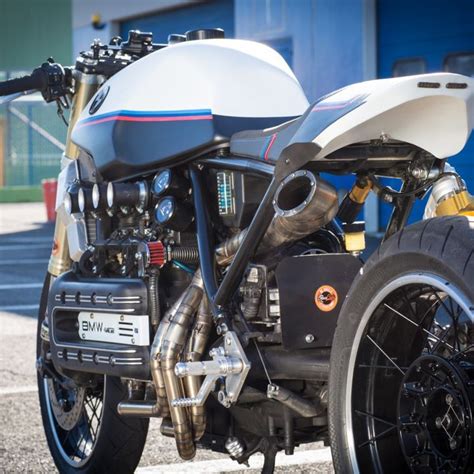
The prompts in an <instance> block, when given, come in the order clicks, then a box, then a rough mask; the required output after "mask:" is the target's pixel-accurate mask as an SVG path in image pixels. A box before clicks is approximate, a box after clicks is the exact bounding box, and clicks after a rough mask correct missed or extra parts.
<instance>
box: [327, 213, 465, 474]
mask: <svg viewBox="0 0 474 474" xmlns="http://www.w3.org/2000/svg"><path fill="white" fill-rule="evenodd" d="M416 275H418V277H419V282H420V283H416V284H415V283H411V284H410V285H409V284H408V283H407V284H406V286H403V285H402V282H410V281H411V280H410V279H411V278H415V277H416ZM432 281H433V282H436V281H439V282H440V285H442V282H444V283H443V285H444V286H440V287H439V288H444V290H446V291H448V289H449V288H451V290H452V291H453V293H452V294H453V295H455V294H458V295H459V301H461V302H462V303H464V302H466V304H467V306H463V305H459V304H458V305H457V307H456V306H455V305H454V304H453V303H452V301H451V300H450V299H449V305H448V300H443V299H442V298H441V299H440V296H439V295H440V294H441V295H448V296H449V295H451V293H446V292H445V293H442V291H441V290H438V287H437V286H436V287H435V286H433V287H432V288H431V289H430V286H429V284H428V283H430V282H432ZM473 283H474V218H472V217H458V216H456V217H443V218H434V219H430V220H427V221H423V222H419V223H417V224H414V225H412V226H408V227H406V228H405V229H403V230H402V231H401V232H399V233H397V234H396V235H394V236H392V237H391V238H390V239H388V240H387V241H386V242H385V243H383V244H382V245H381V246H380V248H379V249H378V251H377V252H376V253H375V254H374V255H372V257H371V258H370V259H369V260H368V262H367V263H366V265H365V266H364V269H363V273H361V274H360V275H358V277H357V278H356V280H355V281H354V284H353V285H352V287H351V290H350V292H349V295H348V297H347V299H346V301H345V303H344V305H343V307H342V310H341V313H340V315H339V319H338V325H337V329H336V332H335V336H334V341H333V347H332V351H331V361H330V375H329V432H330V440H331V449H332V456H333V462H334V468H335V470H336V472H337V473H354V472H362V473H364V474H365V473H370V472H383V473H384V474H386V473H392V472H394V473H395V472H396V473H401V472H466V473H467V472H469V473H471V472H474V443H473V440H472V438H473V436H474V428H473V426H474V424H473V421H472V415H473V413H472V410H473V409H474V393H473V388H474V377H473V376H474V373H473V372H474V370H471V372H470V377H471V379H470V381H468V382H466V384H465V388H466V389H467V390H468V395H467V396H466V397H465V398H462V397H461V398H460V399H461V401H462V400H464V401H465V400H467V404H466V405H463V407H464V408H465V410H466V414H467V415H466V418H465V422H464V425H463V427H465V428H466V431H465V432H464V431H463V432H458V433H461V434H463V433H467V435H466V436H467V438H462V440H463V441H459V440H458V438H456V439H455V442H454V446H459V445H460V443H461V442H462V443H464V440H466V443H467V444H463V445H462V446H463V449H464V451H466V452H464V454H463V455H461V454H459V457H456V456H458V454H457V451H456V455H455V454H452V457H453V459H454V458H455V457H456V459H457V461H446V463H447V464H445V465H436V463H437V462H439V460H440V459H444V458H442V457H439V456H438V453H439V452H442V453H444V451H443V449H444V446H445V445H442V446H441V444H437V443H438V438H435V436H438V435H437V434H433V432H434V428H433V424H432V421H431V418H430V417H431V416H432V417H433V418H434V416H435V415H431V414H430V413H431V412H430V411H429V409H430V407H431V406H432V405H429V403H434V401H433V402H432V400H434V399H435V395H434V394H435V392H436V390H439V391H440V390H442V388H441V387H442V386H441V385H436V383H435V382H431V381H432V378H433V377H432V378H429V377H431V375H430V376H429V377H428V376H426V377H427V378H426V379H423V383H424V382H425V380H428V381H429V382H428V383H427V385H426V386H425V385H423V384H421V385H420V384H418V386H421V387H422V388H423V389H426V390H427V391H426V392H424V394H425V395H424V396H425V398H424V399H423V400H425V404H426V410H425V411H426V416H425V418H423V416H424V415H423V413H425V412H423V413H422V414H421V415H420V416H418V415H419V414H418V413H413V414H412V415H410V416H413V419H414V420H416V426H414V428H413V431H410V429H411V428H410V429H408V428H407V426H406V424H405V421H406V420H405V418H404V416H405V414H404V407H405V405H404V404H405V403H407V402H405V400H406V399H409V403H410V404H411V405H410V407H411V408H410V409H413V406H421V405H415V404H416V403H418V398H417V397H419V398H420V400H421V395H414V396H413V400H415V401H413V402H412V401H411V400H412V398H410V396H411V393H412V392H408V391H407V390H406V389H407V387H408V388H410V389H411V387H412V386H411V380H412V379H410V377H412V374H413V373H415V372H414V371H418V372H422V368H423V367H425V366H424V365H422V364H424V363H425V362H426V361H428V362H429V360H430V359H428V358H429V357H431V358H434V357H435V356H436V357H438V356H442V357H441V359H442V358H443V357H445V358H446V360H447V361H451V362H452V364H458V365H456V367H454V369H453V371H452V372H450V369H448V368H447V369H446V372H443V371H444V370H445V367H444V364H445V362H444V361H443V360H440V364H441V365H438V362H436V364H434V365H433V366H431V365H429V367H434V368H433V370H440V371H441V372H440V373H441V374H448V373H449V374H451V375H452V374H458V372H459V371H458V370H457V369H458V368H459V361H460V360H461V358H462V360H463V363H464V361H465V359H466V358H468V362H469V364H471V366H472V367H471V369H472V368H474V323H472V314H473V312H474V284H473ZM397 285H399V286H398V287H397ZM391 287H393V293H389V288H391ZM453 289H454V290H453ZM451 290H450V291H451ZM454 291H455V292H457V293H455V292H454ZM431 294H432V295H433V297H431ZM383 295H386V296H383ZM422 297H423V298H424V299H423V300H422V299H421V298H422ZM444 297H446V296H444ZM389 298H392V299H390V300H389ZM436 298H437V299H438V300H439V301H437V299H436ZM449 298H451V296H449ZM453 298H454V296H453ZM441 301H445V302H446V306H450V308H451V309H453V308H456V314H457V315H458V316H457V317H458V320H459V321H460V322H459V324H461V320H460V318H461V317H463V318H464V315H465V316H466V317H467V319H463V320H462V321H465V325H466V328H465V326H462V331H463V332H462V333H461V332H460V333H459V334H458V333H457V331H458V329H457V327H454V326H450V327H448V326H446V328H445V327H444V326H442V325H441V326H442V327H441V329H445V332H444V333H441V332H440V331H441V329H439V328H438V326H440V324H438V323H437V321H436V318H438V317H441V316H437V315H438V313H437V311H441V312H444V315H445V316H444V317H445V318H446V321H448V317H449V311H451V310H450V309H449V308H443V307H442V303H441ZM453 301H455V303H459V302H458V301H456V300H455V299H453ZM392 302H393V304H399V306H391V304H392ZM382 303H383V306H382ZM423 303H424V304H425V306H419V305H422V304H423ZM430 304H432V306H431V307H430V306H429V305H430ZM377 305H378V306H377ZM461 306H462V308H467V309H464V310H463V311H462V313H461V312H460V311H461V309H462V308H461ZM397 308H404V311H407V313H406V314H408V315H409V318H410V320H411V319H413V321H414V322H415V323H416V324H413V323H410V321H407V318H406V317H405V318H402V317H399V316H400V314H404V313H403V311H402V310H401V309H397ZM410 308H411V313H410V312H409V311H410ZM420 309H423V310H425V309H426V312H425V313H424V317H423V318H422V317H421V312H422V311H420ZM454 313H455V311H454V309H453V318H452V320H453V321H454V318H455V315H454ZM364 315H365V317H364ZM387 315H388V316H387ZM412 315H413V316H412ZM427 315H428V316H427ZM426 316H427V317H426ZM429 321H431V322H429ZM428 324H437V326H429V327H428V326H427V325H428ZM463 324H464V323H463ZM402 325H404V326H403V327H402ZM452 325H454V323H452ZM451 327H454V330H451ZM460 327H461V326H460ZM426 328H428V329H426ZM433 328H434V329H433ZM427 331H428V332H430V331H433V333H434V334H435V335H431V336H430V335H429V334H428V332H427ZM436 331H438V332H436ZM436 334H438V336H436ZM440 334H442V337H441V335H440ZM451 334H453V336H452V335H451ZM465 334H467V336H465ZM461 336H462V338H461ZM436 337H438V339H436ZM453 338H455V339H454V342H451V341H452V340H453ZM459 338H461V339H462V341H463V344H467V346H465V345H463V346H462V347H461V343H460V342H459V341H460V339H459ZM456 339H457V347H458V349H459V350H456ZM381 341H382V342H381ZM382 344H383V345H382ZM449 347H451V349H452V347H454V350H451V349H449ZM465 347H467V350H466V349H465ZM469 347H470V349H469ZM426 348H428V349H426ZM380 349H381V350H383V351H384V352H385V354H383V353H381V350H380ZM461 349H462V350H461ZM369 352H370V355H369ZM374 354H378V356H377V355H374ZM425 355H426V358H425V359H424V360H423V361H422V360H421V356H425ZM390 359H392V361H390ZM433 360H434V359H433ZM437 360H438V359H436V361H437ZM367 361H369V363H367ZM380 361H384V363H383V364H382V363H381V362H380ZM351 364H352V365H351ZM410 364H411V365H410ZM395 365H397V366H399V367H398V369H399V370H397V367H396V366H395ZM385 366H388V368H387V367H385ZM439 367H441V369H439ZM415 369H416V370H415ZM462 373H463V375H464V372H462ZM364 374H367V375H366V379H364V377H363V375H364ZM436 374H437V376H438V375H439V373H438V372H436ZM422 376H423V377H425V375H424V373H423V375H422ZM422 376H420V377H422ZM407 377H408V379H407ZM439 377H441V375H439ZM453 377H454V378H456V377H457V375H454V376H453ZM397 380H400V382H398V381H397ZM443 380H444V382H446V380H448V377H447V376H446V377H445V378H444V379H443ZM449 380H451V379H449ZM456 380H457V378H456ZM463 380H465V379H463ZM466 380H467V379H466ZM408 381H410V383H408ZM446 383H447V382H446ZM440 384H441V382H440ZM397 386H398V389H397V388H396V387H397ZM447 386H448V385H446V387H447ZM469 386H470V387H471V388H469ZM463 387H464V385H463ZM397 390H398V392H397ZM430 390H431V391H430ZM443 390H444V388H443ZM396 393H398V395H397V397H398V398H396V396H395V394H396ZM420 393H421V392H420ZM436 393H438V392H436ZM439 393H441V392H439ZM443 393H444V392H443ZM456 393H457V392H456ZM460 393H461V392H460ZM462 393H465V392H462ZM377 394H378V395H377ZM383 394H384V396H381V395H383ZM426 394H428V395H426ZM376 396H378V398H379V399H380V398H382V399H381V400H378V401H377V400H376ZM451 400H452V399H451ZM456 400H457V399H456ZM469 400H470V404H471V408H470V409H469V406H468V405H469ZM446 403H449V402H446ZM440 406H441V405H440ZM453 406H454V405H453ZM360 407H364V409H365V410H366V411H364V409H362V408H360ZM366 407H368V408H366ZM455 408H456V407H455ZM443 409H444V408H443ZM370 410H372V411H370ZM378 411H380V412H382V413H383V417H382V416H377V415H378ZM414 411H415V412H416V410H414ZM393 414H396V417H395V419H392V418H391V416H392V415H393ZM422 415H423V416H422ZM376 416H377V418H376ZM417 417H418V418H417ZM439 418H440V417H436V423H438V419H439ZM410 419H411V418H410ZM443 419H444V418H443ZM393 424H396V427H393V428H391V425H393ZM436 428H438V429H439V428H440V426H438V425H436ZM364 430H365V431H364ZM371 430H372V431H371ZM430 430H431V431H430ZM469 430H471V431H470V433H471V434H470V435H469ZM383 431H386V432H385V434H384V433H383ZM407 432H408V433H409V435H405V433H407ZM446 433H448V432H447V431H446ZM451 434H452V432H450V435H449V436H451ZM407 436H411V438H410V441H407V439H408V438H407ZM417 436H419V438H418V437H417ZM440 436H441V435H440ZM463 436H464V434H463ZM423 437H425V438H423ZM422 438H423V439H428V440H429V442H430V443H431V444H430V445H429V449H426V452H425V451H423V448H422V447H421V446H419V445H417V444H415V443H418V440H419V439H422ZM440 439H441V438H440ZM453 439H454V435H453ZM413 440H415V441H413ZM433 440H436V441H433ZM409 442H410V443H411V442H413V445H412V447H413V448H414V451H411V446H409ZM439 443H441V441H440V442H439ZM443 443H444V441H443ZM456 443H458V444H457V445H456ZM451 449H455V448H451ZM459 449H460V448H459ZM417 450H418V451H417ZM430 450H431V451H433V453H434V454H430V453H431V451H430ZM414 452H415V454H413V453H414ZM418 452H419V453H421V454H418ZM453 453H454V451H453ZM449 455H450V453H448V454H446V456H447V457H448V458H449ZM443 456H444V454H443ZM443 462H444V461H443ZM450 462H452V463H454V464H449V463H450ZM455 462H459V464H458V465H457V467H453V466H456V464H455ZM423 463H425V464H429V463H432V464H431V467H430V468H429V469H426V470H423V469H424V467H423ZM433 463H434V464H433ZM433 466H434V467H433Z"/></svg>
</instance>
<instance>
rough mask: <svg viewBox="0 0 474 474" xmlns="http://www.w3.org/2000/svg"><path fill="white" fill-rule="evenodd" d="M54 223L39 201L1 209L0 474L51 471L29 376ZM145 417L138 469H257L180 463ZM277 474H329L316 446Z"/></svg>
mask: <svg viewBox="0 0 474 474" xmlns="http://www.w3.org/2000/svg"><path fill="white" fill-rule="evenodd" d="M53 231H54V226H53V225H52V224H49V223H46V213H45V210H44V206H43V204H42V203H25V204H0V472H1V473H24V472H35V473H36V472H45V473H46V472H47V473H50V472H56V469H55V466H54V463H53V461H52V459H51V457H50V455H49V451H48V448H47V445H46V439H45V436H44V433H43V428H42V425H41V418H40V414H39V404H38V393H37V388H36V373H35V368H34V364H35V341H36V321H37V311H38V302H39V299H40V293H41V287H42V283H43V279H44V275H45V273H46V270H47V265H48V259H49V253H50V249H51V242H52V235H53ZM160 421H161V420H159V419H152V420H151V424H150V431H149V434H148V440H147V444H146V447H145V450H144V453H143V456H142V460H141V462H140V466H139V468H138V470H137V472H141V473H147V474H151V473H154V474H157V473H165V472H166V473H171V472H175V473H182V472H191V471H192V472H193V473H194V474H198V473H211V472H212V473H218V472H250V473H257V472H260V468H261V466H262V465H263V458H262V457H261V456H255V457H253V458H252V459H251V463H250V468H244V466H241V465H239V464H237V463H236V462H234V461H232V460H230V459H229V458H228V457H227V456H224V455H222V454H216V453H212V452H210V451H203V450H201V451H198V454H197V455H196V458H195V459H194V460H193V461H192V462H187V463H183V462H181V461H180V459H179V457H178V455H177V454H176V448H175V446H174V440H173V439H170V438H165V437H163V436H161V434H160V432H159V427H160ZM277 466H278V468H277V470H276V472H281V473H283V472H285V473H286V472H293V473H303V472H305V473H330V472H333V469H332V465H331V461H330V453H329V449H328V448H324V447H323V446H322V445H321V444H320V443H314V444H311V445H306V446H303V447H301V448H297V450H296V452H295V455H294V456H284V455H282V454H279V455H278V458H277Z"/></svg>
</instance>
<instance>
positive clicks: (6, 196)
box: [0, 0, 72, 201]
mask: <svg viewBox="0 0 474 474" xmlns="http://www.w3.org/2000/svg"><path fill="white" fill-rule="evenodd" d="M71 18H72V3H71V0H0V31H1V32H2V46H1V47H0V81H3V80H6V79H9V78H13V77H18V76H21V75H23V74H25V73H30V72H31V71H32V70H33V69H34V68H35V67H38V66H39V65H40V64H41V63H42V62H44V61H46V60H47V58H49V57H53V58H54V60H55V61H57V62H59V63H62V64H70V63H71V61H72V22H71ZM65 139H66V127H65V125H64V123H62V122H60V121H59V120H58V118H57V116H56V106H55V104H50V105H46V104H44V102H43V101H42V100H40V97H33V96H32V97H30V98H28V99H25V100H23V99H22V100H21V101H17V102H14V103H12V104H10V106H9V107H0V201H1V200H10V199H12V200H14V199H19V198H20V199H23V200H31V199H37V198H38V197H41V194H40V192H39V186H38V185H39V183H40V181H41V180H42V179H43V178H48V177H51V176H54V175H55V174H57V172H58V170H59V161H60V160H59V158H60V156H61V152H62V148H61V145H62V144H64V141H65ZM4 186H8V187H9V188H12V187H16V186H22V188H21V189H14V190H11V189H9V190H8V192H5V189H2V188H3V187H4Z"/></svg>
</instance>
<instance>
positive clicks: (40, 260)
mask: <svg viewBox="0 0 474 474" xmlns="http://www.w3.org/2000/svg"><path fill="white" fill-rule="evenodd" d="M48 262H49V259H47V258H29V259H28V260H0V265H35V264H37V263H48Z"/></svg>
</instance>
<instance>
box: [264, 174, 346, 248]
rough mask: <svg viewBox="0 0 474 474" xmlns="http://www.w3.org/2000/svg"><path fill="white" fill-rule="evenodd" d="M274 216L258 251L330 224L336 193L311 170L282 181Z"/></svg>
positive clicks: (275, 199)
mask: <svg viewBox="0 0 474 474" xmlns="http://www.w3.org/2000/svg"><path fill="white" fill-rule="evenodd" d="M273 207H274V209H275V217H274V218H273V220H272V222H271V223H270V225H269V227H268V230H267V232H266V234H265V236H264V237H263V241H262V243H261V244H260V249H261V250H267V249H272V248H275V247H279V246H281V245H283V244H286V243H288V242H293V241H295V240H299V239H302V238H303V237H306V236H307V235H309V234H312V233H313V232H316V231H317V230H318V229H320V228H321V227H322V226H324V225H326V224H327V223H328V222H330V221H331V220H332V219H333V218H334V217H335V215H336V213H337V209H338V207H339V206H338V199H337V191H336V188H334V186H332V185H331V184H330V183H328V182H326V181H324V180H323V179H321V178H320V177H319V176H316V175H314V174H313V173H312V172H311V171H307V170H299V171H296V172H295V173H292V174H291V175H290V176H288V177H287V178H285V179H284V180H283V181H282V183H281V184H280V186H279V187H278V189H277V190H276V193H275V198H274V200H273Z"/></svg>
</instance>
